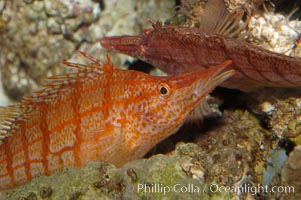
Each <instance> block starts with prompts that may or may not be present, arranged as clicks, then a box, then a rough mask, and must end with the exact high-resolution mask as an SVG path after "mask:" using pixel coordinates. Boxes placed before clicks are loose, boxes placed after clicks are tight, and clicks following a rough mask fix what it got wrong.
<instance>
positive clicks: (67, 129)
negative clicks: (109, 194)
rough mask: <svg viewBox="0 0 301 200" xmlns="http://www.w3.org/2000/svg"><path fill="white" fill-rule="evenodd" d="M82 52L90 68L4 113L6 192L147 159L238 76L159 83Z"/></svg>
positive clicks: (0, 173)
mask: <svg viewBox="0 0 301 200" xmlns="http://www.w3.org/2000/svg"><path fill="white" fill-rule="evenodd" d="M82 54H83V55H84V56H86V57H88V58H89V59H90V64H88V65H85V64H76V63H70V62H66V64H67V65H68V66H70V67H73V68H75V69H76V72H73V73H71V74H67V75H59V76H55V77H52V78H50V82H49V83H47V84H46V85H45V86H44V89H42V90H41V91H39V92H36V93H35V94H33V95H32V96H28V97H25V99H24V100H22V101H21V102H20V103H19V104H17V105H13V106H9V107H0V138H1V145H0V189H6V188H10V187H13V186H15V185H18V184H21V183H24V182H27V181H29V180H31V179H32V178H33V177H35V176H37V175H38V174H45V175H49V174H52V173H54V172H56V171H58V170H60V169H62V168H63V167H82V166H84V165H85V164H86V163H87V162H89V161H93V160H98V161H107V162H110V163H113V164H115V165H117V166H121V165H123V164H124V163H126V162H128V161H131V160H133V159H138V158H141V157H143V156H144V154H146V153H147V152H148V151H149V150H150V149H151V148H152V147H153V146H154V145H156V144H157V143H158V142H160V141H161V140H163V139H164V138H166V137H168V136H169V135H171V134H173V133H175V132H176V131H177V130H178V129H179V127H180V126H181V125H182V124H183V122H184V121H185V119H186V118H187V116H188V115H189V113H190V112H191V111H192V110H193V109H194V107H195V105H196V104H198V103H199V102H201V101H202V100H203V99H204V97H205V96H206V95H207V94H208V93H209V92H210V91H212V90H213V89H214V88H215V87H216V86H217V85H219V84H220V83H222V82H223V81H225V80H226V79H228V78H229V77H230V76H232V75H233V74H234V73H235V71H234V70H225V68H226V67H227V66H228V65H229V64H230V63H231V61H226V62H225V63H223V64H221V65H218V66H216V67H212V68H211V69H209V70H206V71H202V73H201V72H200V73H194V72H192V73H185V74H182V75H178V76H170V77H156V76H151V75H148V74H145V73H142V72H138V71H133V70H118V69H113V66H112V64H111V62H110V60H109V58H108V59H107V61H106V63H101V62H100V61H98V60H96V59H94V58H93V57H91V56H88V55H87V54H84V53H82Z"/></svg>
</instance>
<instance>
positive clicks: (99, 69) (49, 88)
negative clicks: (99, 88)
mask: <svg viewBox="0 0 301 200" xmlns="http://www.w3.org/2000/svg"><path fill="white" fill-rule="evenodd" d="M79 53H80V54H81V55H82V56H84V57H85V58H87V59H88V60H89V61H90V63H89V64H80V63H72V62H66V61H65V62H63V63H64V64H65V65H66V66H68V67H71V68H73V69H75V71H74V72H71V73H68V74H62V75H56V76H53V77H49V78H46V80H47V83H46V84H44V85H43V86H42V87H43V88H42V89H41V90H40V91H38V92H35V93H34V94H33V95H31V96H25V97H24V100H23V101H22V102H24V103H33V102H41V101H45V102H47V101H51V100H52V99H54V98H58V97H62V98H63V97H64V96H66V95H68V94H70V93H72V92H73V91H74V89H75V87H77V86H78V85H79V84H84V83H85V82H88V81H90V82H91V81H97V80H98V79H99V78H100V76H102V75H103V74H104V73H111V71H112V70H113V65H112V63H111V61H110V59H109V57H108V56H107V61H106V63H102V62H100V61H99V60H97V59H95V58H94V57H92V56H91V55H88V54H86V53H84V52H79Z"/></svg>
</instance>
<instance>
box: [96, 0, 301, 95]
mask: <svg viewBox="0 0 301 200" xmlns="http://www.w3.org/2000/svg"><path fill="white" fill-rule="evenodd" d="M242 14H243V12H240V14H239V12H238V13H237V14H236V17H235V15H234V17H233V14H230V13H229V12H228V11H227V10H226V7H225V5H224V2H223V0H209V1H208V3H207V4H206V7H205V9H204V11H203V14H202V17H203V18H202V19H201V21H200V24H201V27H200V28H198V27H194V28H192V27H184V26H176V25H164V26H163V25H162V24H161V23H160V22H157V23H153V24H152V26H153V28H152V29H146V30H145V31H144V32H143V33H142V34H141V35H137V36H127V35H125V36H112V37H104V38H102V39H101V45H102V47H103V48H107V49H111V50H113V51H116V52H121V53H124V54H127V55H130V56H132V57H137V58H140V59H142V60H144V61H146V62H149V63H151V64H153V65H155V66H157V67H159V68H160V69H161V70H163V71H164V72H166V73H168V74H181V73H185V72H191V71H195V70H199V69H208V68H210V67H211V66H215V65H217V64H220V63H222V62H224V61H225V60H232V68H234V69H235V70H237V71H238V73H236V74H235V75H234V76H233V77H231V78H230V79H229V80H227V81H226V82H225V83H224V84H222V86H224V87H228V88H236V89H240V90H243V91H248V90H251V89H254V88H257V87H300V86H301V59H300V58H295V57H290V56H286V55H283V54H280V53H275V52H271V51H269V50H266V49H263V48H261V47H259V46H256V45H253V44H250V43H247V42H245V41H242V39H241V38H240V39H238V38H234V37H232V36H233V35H237V33H238V32H239V31H240V30H242V28H243V27H244V26H245V25H242V26H241V25H240V24H239V21H240V20H239V19H240V18H242V16H243V15H242ZM231 15H232V16H231ZM208 16H209V17H208ZM206 17H207V18H206ZM216 32H218V33H216ZM230 36H231V37H230Z"/></svg>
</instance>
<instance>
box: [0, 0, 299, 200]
mask: <svg viewBox="0 0 301 200" xmlns="http://www.w3.org/2000/svg"><path fill="white" fill-rule="evenodd" d="M66 2H68V3H66ZM101 2H103V3H101ZM183 2H184V4H185V9H186V10H185V12H186V13H185V14H186V16H193V18H189V17H188V18H187V19H188V20H193V21H190V22H187V21H186V23H188V24H190V25H191V24H194V23H196V22H197V21H196V19H197V16H198V12H200V11H201V9H202V8H203V6H204V5H205V3H204V2H205V1H203V0H183V1H182V3H183ZM250 2H255V3H256V6H255V8H256V10H253V9H254V7H253V6H252V5H251V4H250ZM262 3H263V1H262V0H253V1H243V0H231V1H230V0H229V1H227V5H228V6H229V8H230V9H231V10H236V9H239V8H243V9H245V10H247V11H252V12H250V13H251V14H252V15H251V17H250V20H249V21H248V22H249V23H248V30H249V33H250V35H249V37H248V38H247V40H248V41H249V42H252V43H255V44H257V45H261V46H262V47H264V48H267V49H269V50H271V51H276V52H280V53H284V54H287V55H291V56H297V57H301V53H300V52H301V50H300V45H299V43H298V41H299V40H300V30H301V22H300V21H298V20H297V19H291V20H290V18H289V17H288V16H289V13H287V14H279V13H274V12H272V11H269V12H266V11H264V8H262V7H261V6H260V5H261V4H262ZM173 6H174V1H171V0H169V1H164V3H163V1H158V0H149V1H138V0H135V1H131V4H129V3H128V1H125V0H122V1H120V0H119V1H117V0H112V1H109V0H108V1H99V2H98V1H92V0H91V1H89V0H86V1H84V0H81V1H60V0H56V1H34V0H24V1H4V0H0V13H1V19H0V32H1V36H0V37H1V41H2V42H1V47H2V51H1V54H0V65H1V73H2V81H3V84H4V88H5V90H6V91H7V92H8V95H9V96H10V97H13V98H14V99H19V98H20V97H21V96H22V95H23V94H28V93H30V92H32V90H34V89H36V88H38V87H39V85H40V83H41V81H42V80H43V78H44V76H46V75H52V74H55V73H63V70H64V68H62V67H61V65H59V63H60V62H61V61H62V60H64V59H68V58H69V57H74V55H73V54H74V52H75V51H76V50H84V51H86V52H88V53H91V54H94V55H97V54H99V53H100V52H101V51H102V50H101V49H100V45H99V43H98V41H99V39H100V38H101V37H102V36H103V35H120V34H128V35H134V34H138V33H140V32H141V31H142V30H143V29H145V28H146V27H148V26H149V23H148V18H151V19H156V20H157V19H159V20H163V19H168V18H171V16H172V11H171V10H172V7H173ZM267 6H268V5H267ZM259 7H260V9H259ZM117 10H118V12H117ZM168 10H169V11H170V12H168ZM254 11H256V12H254ZM289 12H290V11H289ZM16 13H17V14H16ZM187 19H186V18H183V16H179V17H178V18H172V20H170V21H172V22H173V23H183V21H185V20H187ZM3 41H5V42H3ZM72 55H73V56H72ZM113 59H114V58H113ZM128 59H129V58H128V57H126V56H121V55H118V58H115V61H114V62H115V63H116V65H117V66H120V67H123V68H126V66H125V65H124V62H125V61H126V60H128ZM3 66H5V67H3ZM221 96H222V97H223V98H224V99H225V100H224V102H222V100H220V99H219V100H218V101H220V102H218V103H215V104H214V105H215V106H216V107H223V108H222V112H221V111H219V110H217V112H218V113H219V117H217V118H213V119H210V120H207V121H205V122H204V128H203V129H202V131H200V130H199V129H197V130H196V129H190V128H188V129H182V130H181V131H180V133H179V134H177V135H175V136H174V137H172V138H171V139H169V141H165V142H164V143H163V147H164V148H165V150H166V147H167V146H174V145H175V143H176V142H177V141H189V142H194V143H196V144H193V143H187V144H178V145H176V148H175V150H174V151H172V152H171V153H170V154H167V155H155V156H152V157H150V158H148V159H141V160H137V161H134V162H131V163H128V164H127V165H125V166H123V167H122V168H119V169H118V168H116V167H114V166H112V165H110V164H106V163H101V164H100V163H91V164H89V165H88V166H86V167H85V168H83V169H66V170H64V171H62V172H59V173H57V174H55V175H53V176H50V177H45V176H42V177H38V178H36V179H34V180H33V181H32V182H31V183H29V184H26V185H24V186H23V187H20V188H17V189H15V190H13V191H10V192H8V193H2V197H1V196H0V199H1V198H3V199H6V198H9V199H17V198H21V197H22V198H25V199H26V198H28V199H30V198H32V199H45V198H48V199H171V198H175V199H176V198H178V199H182V198H185V199H200V198H202V199H212V198H213V199H223V198H226V197H227V198H229V199H235V198H236V199H237V198H245V199H255V198H261V197H267V198H280V199H298V198H300V193H301V192H300V188H301V187H300V175H299V174H300V161H299V160H300V159H299V158H300V145H301V137H300V133H301V132H300V130H301V129H300V127H301V126H300V124H301V114H300V113H301V112H300V110H301V99H300V96H301V92H300V91H298V89H290V90H287V89H279V88H273V89H271V88H267V89H262V90H259V91H253V92H251V93H248V94H241V93H239V95H234V96H232V93H231V94H230V93H229V91H226V92H225V94H222V95H221ZM227 99H231V100H227ZM222 103H223V105H222V106H220V105H221V104H222ZM194 132H196V133H194ZM179 135H182V136H179ZM183 135H184V136H183ZM190 136H191V137H190ZM179 137H180V138H181V139H182V138H183V137H186V138H185V139H183V140H181V139H178V138H179ZM187 138H189V139H187ZM191 138H192V139H191ZM170 143H171V145H166V144H170ZM160 148H162V145H161V146H160V145H159V146H158V147H157V150H158V149H160ZM286 159H287V161H285V160H286ZM277 160H283V163H282V162H281V163H277ZM276 166H277V167H276ZM190 183H192V184H194V185H195V186H197V187H199V188H202V189H203V188H204V187H205V186H209V185H214V184H217V185H220V186H241V187H243V186H245V185H251V186H254V185H256V184H262V183H265V184H267V185H269V186H293V187H294V194H292V193H284V192H274V193H268V194H267V193H263V192H258V193H254V194H250V193H244V192H241V193H239V192H221V193H212V192H210V191H209V189H208V188H207V190H206V191H204V192H203V191H202V192H196V193H193V192H191V193H189V192H181V193H180V192H179V193H176V192H168V193H165V194H164V192H144V191H143V190H142V189H141V190H140V191H139V192H138V184H142V185H143V186H149V188H154V187H153V186H155V185H154V184H162V185H159V186H158V188H161V189H162V190H163V188H168V187H169V188H172V187H173V186H174V185H175V184H180V185H183V186H184V185H188V184H190ZM163 186H165V187H163ZM167 186H168V187H167ZM0 194H1V193H0ZM6 195H7V196H6Z"/></svg>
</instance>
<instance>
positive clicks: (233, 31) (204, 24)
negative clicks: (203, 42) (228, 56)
mask: <svg viewBox="0 0 301 200" xmlns="http://www.w3.org/2000/svg"><path fill="white" fill-rule="evenodd" d="M243 15H244V12H243V10H240V11H237V12H234V13H230V12H229V11H228V10H227V8H226V5H225V2H224V0H208V3H207V4H206V5H205V8H204V9H203V11H202V12H201V13H200V16H199V23H200V28H201V29H203V30H204V31H208V32H213V33H219V34H222V35H225V36H229V37H238V35H239V34H240V32H241V31H242V30H244V29H245V27H246V23H242V17H243Z"/></svg>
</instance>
